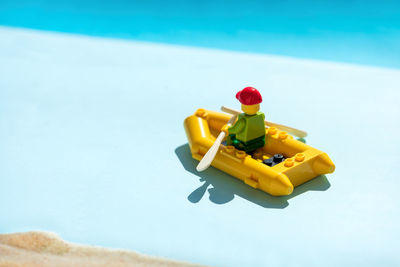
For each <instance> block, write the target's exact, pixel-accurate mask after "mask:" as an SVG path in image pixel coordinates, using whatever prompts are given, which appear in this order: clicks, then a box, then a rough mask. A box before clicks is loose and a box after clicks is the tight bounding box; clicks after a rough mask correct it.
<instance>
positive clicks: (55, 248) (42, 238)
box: [0, 232, 198, 267]
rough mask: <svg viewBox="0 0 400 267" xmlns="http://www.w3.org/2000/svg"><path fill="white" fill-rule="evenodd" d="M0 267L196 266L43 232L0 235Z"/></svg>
mask: <svg viewBox="0 0 400 267" xmlns="http://www.w3.org/2000/svg"><path fill="white" fill-rule="evenodd" d="M0 266H1V267H3V266H4V267H14V266H18V267H20V266H34V267H35V266H40V267H47V266H59V267H64V266H85V267H101V266H107V267H114V266H115V267H116V266H120V267H125V266H198V265H194V264H189V263H184V262H177V261H173V260H167V259H162V258H157V257H152V256H146V255H142V254H139V253H136V252H133V251H124V250H115V249H105V248H100V247H90V246H83V245H78V244H72V243H68V242H65V241H63V240H62V239H61V238H60V237H58V236H57V235H55V234H52V233H46V232H27V233H13V234H2V235H0Z"/></svg>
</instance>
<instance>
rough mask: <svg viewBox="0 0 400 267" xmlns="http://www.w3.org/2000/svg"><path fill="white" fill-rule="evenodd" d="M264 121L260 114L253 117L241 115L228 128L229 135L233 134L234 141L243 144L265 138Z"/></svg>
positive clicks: (262, 114) (262, 115)
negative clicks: (236, 140) (234, 136)
mask: <svg viewBox="0 0 400 267" xmlns="http://www.w3.org/2000/svg"><path fill="white" fill-rule="evenodd" d="M264 120H265V116H264V113H262V112H257V113H256V114H255V115H246V114H245V113H241V114H239V116H238V120H237V121H236V123H235V124H234V125H233V126H232V127H230V128H229V134H235V135H236V139H238V140H240V141H243V142H248V141H250V140H253V139H256V138H259V137H262V136H265V125H264Z"/></svg>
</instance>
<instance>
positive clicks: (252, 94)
mask: <svg viewBox="0 0 400 267" xmlns="http://www.w3.org/2000/svg"><path fill="white" fill-rule="evenodd" d="M236 98H237V99H238V100H239V101H240V103H242V110H243V112H244V113H246V114H248V115H254V114H256V113H257V112H258V111H259V110H260V103H261V102H262V97H261V94H260V92H259V91H258V90H257V89H256V88H254V87H246V88H244V89H243V90H241V91H239V92H238V93H237V94H236Z"/></svg>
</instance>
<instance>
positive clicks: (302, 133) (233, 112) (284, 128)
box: [221, 106, 307, 138]
mask: <svg viewBox="0 0 400 267" xmlns="http://www.w3.org/2000/svg"><path fill="white" fill-rule="evenodd" d="M221 110H222V111H223V112H226V113H229V114H231V115H238V114H240V113H241V112H239V111H237V110H234V109H231V108H227V107H224V106H222V107H221ZM265 125H266V126H268V127H276V128H278V129H280V130H282V131H286V132H288V133H291V134H293V135H295V136H297V137H300V138H304V137H306V136H307V132H305V131H302V130H299V129H296V128H293V127H289V126H286V125H282V124H278V123H273V122H270V121H265Z"/></svg>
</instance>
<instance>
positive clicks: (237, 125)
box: [228, 119, 246, 134]
mask: <svg viewBox="0 0 400 267" xmlns="http://www.w3.org/2000/svg"><path fill="white" fill-rule="evenodd" d="M245 124H246V122H245V120H244V119H239V120H238V121H237V122H236V123H235V124H234V125H233V126H232V127H229V128H228V132H229V134H236V133H240V132H241V131H242V130H243V128H244V126H245Z"/></svg>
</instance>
